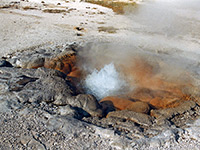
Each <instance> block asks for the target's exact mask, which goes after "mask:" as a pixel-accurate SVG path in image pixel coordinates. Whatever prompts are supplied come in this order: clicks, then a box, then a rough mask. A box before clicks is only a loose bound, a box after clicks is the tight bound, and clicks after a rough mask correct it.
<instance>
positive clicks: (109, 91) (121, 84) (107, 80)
mask: <svg viewBox="0 0 200 150" xmlns="http://www.w3.org/2000/svg"><path fill="white" fill-rule="evenodd" d="M126 86H127V85H126V81H125V80H123V79H122V77H121V76H120V74H119V73H118V72H117V70H116V68H115V66H114V64H113V63H110V64H108V65H105V66H104V67H103V68H102V69H101V70H99V71H98V70H96V69H95V70H94V71H93V72H92V73H91V74H89V75H88V76H87V77H86V79H85V81H84V87H85V89H86V91H87V93H89V94H93V95H94V96H95V97H96V98H97V99H99V100H100V99H102V98H103V97H106V96H110V95H116V94H119V93H122V91H123V90H124V89H125V87H126Z"/></svg>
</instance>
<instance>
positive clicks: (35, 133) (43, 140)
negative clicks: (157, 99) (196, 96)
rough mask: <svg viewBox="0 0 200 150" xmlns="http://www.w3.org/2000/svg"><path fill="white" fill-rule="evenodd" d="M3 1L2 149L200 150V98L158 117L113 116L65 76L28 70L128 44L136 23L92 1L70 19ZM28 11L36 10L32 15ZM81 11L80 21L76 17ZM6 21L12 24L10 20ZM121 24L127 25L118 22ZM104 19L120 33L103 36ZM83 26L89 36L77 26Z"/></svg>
mask: <svg viewBox="0 0 200 150" xmlns="http://www.w3.org/2000/svg"><path fill="white" fill-rule="evenodd" d="M0 2H1V8H2V9H1V10H0V14H1V18H0V19H2V20H1V25H2V26H1V27H0V28H1V30H2V31H3V32H2V34H1V35H0V37H1V38H0V40H1V56H2V59H1V61H0V149H2V150H8V149H44V150H45V149H74V150H76V149H77V150H80V149H83V150H84V149H92V150H93V149H101V150H102V149H105V150H110V149H127V150H129V149H145V150H148V149H149V150H150V149H152V150H155V149H169V150H177V149H185V150H187V149H200V137H199V132H200V118H199V116H200V106H199V102H198V101H186V102H184V103H183V104H182V105H180V106H179V107H177V108H176V109H170V108H169V109H166V110H160V111H159V110H156V111H155V112H154V114H156V116H157V117H156V118H155V117H151V116H150V115H146V114H141V113H136V112H131V111H127V110H124V111H117V112H110V113H109V114H108V116H107V118H106V117H105V116H104V112H103V110H102V108H101V106H100V104H99V103H98V101H97V100H96V99H95V98H94V97H93V96H91V95H88V94H84V93H82V92H79V91H77V90H76V87H74V86H73V85H72V84H71V83H70V81H69V79H68V77H66V75H64V74H63V73H61V72H59V71H56V70H52V69H47V68H38V69H29V68H31V67H28V66H31V64H34V63H37V64H38V63H41V64H42V63H43V61H44V60H45V59H46V58H51V57H55V56H57V55H59V54H60V53H63V52H67V51H71V50H72V51H78V50H79V47H80V46H83V45H84V44H83V43H86V42H88V41H89V42H91V41H104V42H109V41H113V38H114V37H118V38H119V39H123V38H124V37H125V34H121V33H122V32H124V31H125V33H126V32H127V33H129V32H130V31H129V29H130V30H131V29H132V28H131V27H130V26H128V25H127V24H128V20H126V19H124V18H123V17H122V16H115V17H116V18H114V19H113V16H114V14H113V12H112V11H111V10H110V9H106V8H103V7H100V6H96V5H91V4H86V3H83V5H82V6H84V9H83V8H82V7H80V6H79V7H78V6H77V5H76V4H78V3H76V4H74V3H69V6H71V7H72V8H74V7H77V8H76V9H78V10H79V9H80V10H79V11H77V10H76V9H71V10H70V11H71V14H70V13H69V14H67V15H66V14H62V13H61V14H60V13H59V14H45V13H41V11H44V10H46V9H47V8H44V5H42V4H41V3H39V4H38V3H37V4H36V3H28V2H26V1H20V3H19V1H13V2H11V1H4V0H3V1H0ZM59 2H60V1H59ZM61 2H62V1H61ZM55 5H57V2H55ZM55 5H53V7H55ZM88 5H89V6H90V7H91V8H92V7H97V9H94V10H95V11H97V12H96V16H98V17H97V18H95V17H94V14H93V13H92V11H91V10H88V8H87V9H86V8H85V6H88ZM25 6H28V7H29V9H30V7H33V8H32V9H31V10H28V11H27V10H26V11H25V10H23V9H24V8H25ZM22 8H23V9H22ZM59 9H60V8H59ZM69 9H70V8H69ZM56 10H57V9H56ZM87 11H89V12H88V13H89V14H88V13H86V12H87ZM100 11H103V12H104V13H105V14H104V13H100ZM98 12H99V14H98ZM66 13H67V12H66ZM33 14H34V15H33ZM75 14H76V17H77V18H78V21H77V20H74V15H75ZM77 14H78V15H77ZM81 14H84V15H86V16H85V17H83V16H81ZM16 16H17V17H16ZM19 16H20V17H19ZM41 16H42V17H41ZM52 16H53V17H54V19H52V20H51V19H50V18H52ZM56 16H57V17H56ZM62 16H63V17H62ZM6 18H8V20H7V21H8V22H6V23H2V22H3V21H4V19H6ZM30 18H31V19H30ZM61 18H65V19H66V20H65V21H61V20H62V19H61ZM86 18H87V19H86ZM120 19H121V21H122V22H123V23H122V24H118V25H117V23H116V22H117V21H119V20H120ZM13 22H15V24H16V26H13ZM52 22H56V23H55V24H54V23H52ZM57 22H59V23H57ZM66 22H67V24H64V23H66ZM102 22H103V24H104V23H105V24H106V26H110V25H112V26H114V25H115V24H116V26H115V28H116V29H117V30H116V32H117V33H116V34H114V35H113V34H108V33H107V31H106V33H103V34H102V32H99V31H98V27H99V26H101V25H102ZM81 23H84V25H83V24H81ZM86 23H88V24H86ZM38 24H40V25H38ZM79 25H82V27H84V28H86V29H87V32H83V31H77V30H76V29H75V30H74V29H73V27H75V26H79ZM129 27H130V28H129ZM136 27H137V25H136ZM110 28H111V27H109V29H110ZM115 28H114V29H115ZM36 29H37V30H36ZM101 29H102V28H101ZM106 29H108V28H106ZM112 29H113V28H112ZM118 29H119V30H120V31H118ZM35 31H37V32H35ZM39 33H40V34H39ZM77 34H84V37H81V36H77ZM135 34H137V35H138V34H139V33H135ZM24 35H29V36H24ZM119 39H118V40H119ZM127 39H128V38H127ZM118 40H116V41H118ZM194 40H195V39H194ZM52 41H53V42H52ZM72 41H77V43H70V42H72ZM116 41H115V42H116ZM119 41H120V40H119ZM58 43H59V44H58ZM191 45H195V44H194V43H192V44H191ZM162 50H163V51H164V49H162ZM162 50H159V52H161V51H162ZM177 52H178V53H179V51H178V50H177ZM161 53H162V52H161ZM171 53H172V52H171ZM171 53H170V52H169V54H171ZM180 53H181V52H180ZM165 54H166V53H164V55H165ZM181 54H182V53H181ZM184 54H185V53H184ZM194 55H195V54H194ZM192 56H193V55H192ZM195 64H196V63H195Z"/></svg>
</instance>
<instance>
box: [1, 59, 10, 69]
mask: <svg viewBox="0 0 200 150" xmlns="http://www.w3.org/2000/svg"><path fill="white" fill-rule="evenodd" d="M0 67H13V66H12V64H11V63H10V62H8V61H6V60H0Z"/></svg>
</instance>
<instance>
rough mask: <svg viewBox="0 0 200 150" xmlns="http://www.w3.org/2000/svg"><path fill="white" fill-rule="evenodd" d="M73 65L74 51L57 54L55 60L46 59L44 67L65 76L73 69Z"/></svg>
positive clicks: (74, 61) (74, 59)
mask: <svg viewBox="0 0 200 150" xmlns="http://www.w3.org/2000/svg"><path fill="white" fill-rule="evenodd" d="M75 63H76V53H75V52H74V51H67V52H63V53H61V54H59V55H58V56H57V57H55V58H52V59H46V60H45V64H44V67H45V68H50V69H55V70H58V71H60V72H63V73H64V74H66V75H67V74H69V73H70V72H71V71H72V69H73V68H74V67H75ZM74 71H75V70H74Z"/></svg>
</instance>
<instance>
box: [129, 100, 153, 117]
mask: <svg viewBox="0 0 200 150" xmlns="http://www.w3.org/2000/svg"><path fill="white" fill-rule="evenodd" d="M126 110H130V111H134V112H138V113H145V114H148V113H149V111H150V107H149V104H147V103H145V102H140V101H137V102H133V103H132V104H131V105H128V106H127V107H126Z"/></svg>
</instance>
